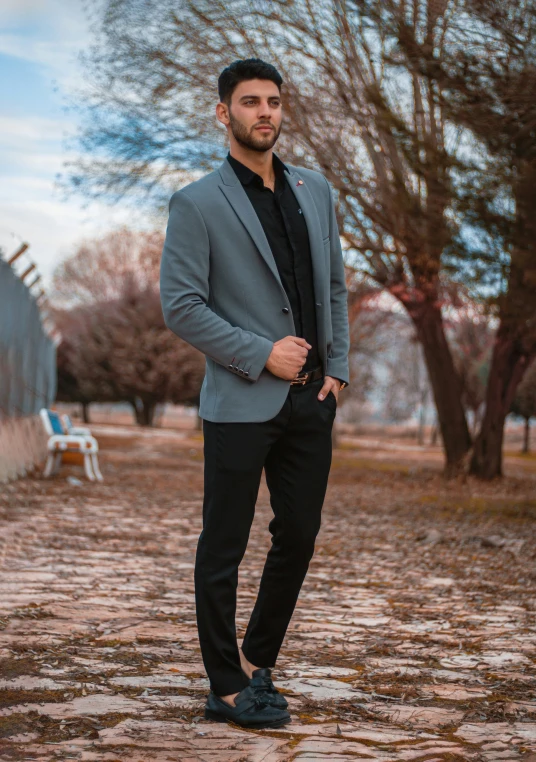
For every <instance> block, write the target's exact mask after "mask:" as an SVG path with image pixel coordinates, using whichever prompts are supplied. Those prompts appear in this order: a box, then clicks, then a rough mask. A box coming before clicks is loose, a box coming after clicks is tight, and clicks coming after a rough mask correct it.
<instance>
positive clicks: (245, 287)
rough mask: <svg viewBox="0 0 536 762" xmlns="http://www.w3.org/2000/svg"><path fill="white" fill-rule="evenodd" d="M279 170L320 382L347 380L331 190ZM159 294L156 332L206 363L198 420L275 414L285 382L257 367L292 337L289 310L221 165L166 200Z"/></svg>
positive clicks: (235, 184) (243, 201) (320, 180)
mask: <svg viewBox="0 0 536 762" xmlns="http://www.w3.org/2000/svg"><path fill="white" fill-rule="evenodd" d="M287 166H288V169H289V171H288V172H285V176H286V179H287V182H288V183H289V184H290V187H291V188H292V191H293V193H294V194H295V196H296V198H297V199H298V201H299V203H300V206H301V208H302V210H303V214H304V216H305V221H306V223H307V228H308V231H309V239H310V244H311V258H312V263H313V277H314V292H315V304H316V317H317V333H318V343H319V353H320V358H321V360H322V363H323V367H324V372H325V373H326V375H330V376H335V377H337V378H340V379H342V380H344V381H346V382H348V381H349V372H348V351H349V344H350V342H349V330H348V309H347V290H346V283H345V277H344V265H343V260H342V251H341V244H340V240H339V232H338V229H337V222H336V219H335V209H334V205H333V199H332V195H331V189H330V186H329V184H328V182H327V180H326V178H325V177H324V176H323V175H322V174H320V173H319V172H315V171H313V170H311V169H303V168H301V167H300V168H299V169H298V168H297V167H292V166H289V165H287ZM300 181H301V182H300ZM160 294H161V300H162V310H163V313H164V318H165V321H166V325H167V326H168V327H169V328H170V329H171V330H172V331H173V332H174V333H176V334H177V336H180V337H181V338H182V339H184V340H185V341H187V342H188V343H189V344H191V345H192V346H194V347H196V348H197V349H199V350H200V351H201V352H203V354H204V355H205V357H206V371H205V377H204V379H203V384H202V387H201V398H200V407H199V415H200V416H201V418H205V419H207V420H209V421H226V422H230V421H237V422H238V421H267V420H269V419H270V418H273V417H274V416H275V415H277V413H278V412H279V410H280V409H281V408H282V406H283V403H284V401H285V399H286V397H287V393H288V390H289V386H290V381H286V380H285V379H283V378H279V377H277V376H274V375H273V374H272V373H270V371H268V370H267V369H266V368H265V364H266V361H267V359H268V357H269V355H270V352H271V350H272V345H273V343H274V341H278V340H279V339H282V338H283V337H284V336H289V335H293V336H295V335H296V331H295V328H294V320H293V317H292V309H291V306H290V302H289V300H288V298H287V295H286V292H285V289H284V288H283V284H282V283H281V279H280V277H279V273H278V270H277V266H276V263H275V260H274V257H273V254H272V251H271V249H270V246H269V244H268V240H267V238H266V235H265V233H264V230H263V228H262V225H261V223H260V221H259V218H258V217H257V214H256V212H255V210H254V208H253V206H252V205H251V202H250V201H249V199H248V197H247V194H246V192H245V190H244V189H243V187H242V184H241V183H240V181H239V180H238V178H237V176H236V174H235V173H234V171H233V169H232V167H231V165H230V164H229V162H228V161H227V159H225V161H224V162H223V164H222V165H221V166H220V167H219V169H217V170H215V171H213V172H211V173H210V174H208V175H206V176H205V177H203V178H201V179H200V180H197V181H196V182H193V183H191V184H190V185H187V186H186V187H184V188H181V190H178V191H176V192H175V193H174V194H173V195H172V196H171V199H170V202H169V220H168V225H167V230H166V239H165V243H164V249H163V252H162V262H161V270H160Z"/></svg>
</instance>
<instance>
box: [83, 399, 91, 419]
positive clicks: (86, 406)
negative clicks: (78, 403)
mask: <svg viewBox="0 0 536 762" xmlns="http://www.w3.org/2000/svg"><path fill="white" fill-rule="evenodd" d="M82 420H83V422H84V423H91V421H90V420H89V402H82Z"/></svg>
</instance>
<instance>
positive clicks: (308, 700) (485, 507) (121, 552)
mask: <svg viewBox="0 0 536 762" xmlns="http://www.w3.org/2000/svg"><path fill="white" fill-rule="evenodd" d="M94 428H95V429H96V433H97V435H98V437H99V440H100V442H101V446H102V450H103V453H102V458H101V461H102V468H103V472H104V475H105V479H106V481H105V483H104V484H103V485H92V484H88V483H87V482H85V481H83V479H81V481H82V483H76V480H75V483H73V484H70V483H69V482H68V481H67V480H66V474H67V473H69V471H65V470H64V471H62V473H61V476H60V477H58V478H56V479H54V480H51V481H44V480H42V479H40V478H31V479H28V480H24V481H19V482H17V483H14V484H11V485H8V486H7V487H5V488H4V493H3V495H2V499H1V501H0V564H1V565H0V759H1V760H39V761H40V762H49V761H50V760H68V759H74V760H88V761H89V760H99V761H100V760H102V762H104V761H105V760H106V761H109V762H119V761H120V760H121V761H123V760H125V761H126V760H128V762H148V761H149V760H155V761H157V762H161V761H162V762H163V761H164V760H176V761H180V762H198V761H201V760H202V761H203V762H209V761H210V762H287V761H290V760H299V762H312V761H313V760H329V761H330V762H339V761H341V762H342V760H348V761H350V760H352V761H353V760H359V759H363V760H381V761H382V762H391V761H392V762H395V761H398V760H400V761H407V762H410V761H414V760H415V761H417V760H422V761H423V762H424V761H426V762H440V761H441V762H447V760H454V761H459V760H468V761H469V760H470V761H475V762H477V761H479V760H481V761H483V762H484V761H485V762H495V761H496V760H497V761H498V760H512V762H513V761H514V760H532V762H535V760H536V702H535V693H536V679H535V678H536V617H535V615H534V612H535V609H536V587H535V584H534V582H535V577H536V575H535V563H534V562H535V557H536V554H535V543H534V539H535V534H536V532H535V527H536V521H535V519H536V499H535V493H536V489H535V487H536V480H535V470H532V471H531V470H530V469H528V470H527V469H525V471H524V472H523V474H520V475H518V476H515V475H514V476H513V477H511V478H509V479H508V480H504V481H503V482H498V483H494V484H492V485H484V486H482V485H478V484H476V483H474V482H471V481H469V482H467V483H464V484H451V485H446V484H445V483H444V482H443V481H442V479H441V477H440V475H439V474H438V472H437V468H436V467H435V466H433V467H432V466H423V467H422V468H419V466H418V465H416V466H412V467H408V466H407V465H404V464H401V463H397V462H396V460H395V458H396V454H394V455H392V456H391V458H392V459H391V460H390V461H385V460H384V461H382V462H372V461H367V460H365V459H364V454H363V453H362V452H360V453H357V452H356V451H354V450H353V449H352V448H351V447H350V446H349V445H345V443H344V441H343V442H342V443H340V444H342V446H341V448H340V449H338V450H337V451H336V452H335V455H334V462H333V468H332V472H331V478H330V486H329V489H328V496H327V499H326V505H325V511H324V518H323V525H322V530H321V533H320V535H319V538H318V541H317V551H316V554H315V557H314V559H313V561H312V563H311V567H310V571H309V575H308V577H307V579H306V582H305V585H304V587H303V590H302V594H301V596H300V600H299V603H298V607H297V609H296V612H295V615H294V617H293V619H292V622H291V625H290V628H289V631H288V635H287V639H286V641H285V643H284V646H283V649H282V652H281V654H280V659H279V661H278V665H277V668H276V670H274V678H275V681H276V684H277V685H278V686H279V687H280V688H281V689H282V690H283V691H284V693H285V694H286V695H287V697H288V699H289V703H290V710H291V714H292V723H291V724H289V725H288V726H286V727H285V728H282V729H279V730H277V731H268V730H262V731H255V732H246V731H244V730H242V729H240V728H237V727H234V726H231V725H220V724H217V723H210V722H207V721H205V720H204V718H203V716H202V708H203V703H204V699H205V696H206V692H207V680H206V677H205V673H204V670H203V665H202V662H201V659H200V652H199V647H198V642H197V636H196V629H195V609H194V597H193V562H194V553H195V546H196V542H197V538H198V535H199V532H200V528H201V518H200V517H201V499H202V441H201V439H200V435H199V434H196V433H195V432H190V433H188V432H177V431H176V432H174V431H166V430H157V431H139V430H135V429H134V428H132V427H111V426H99V427H94ZM535 465H536V463H535ZM434 469H435V470H434ZM70 473H71V474H72V475H73V476H76V477H79V476H80V472H79V470H75V469H74V467H73V469H72V470H71V471H70ZM270 515H271V512H270V508H269V498H268V492H267V490H266V486H265V484H264V483H263V485H262V487H261V492H260V495H259V503H258V511H257V515H256V517H255V522H254V526H253V530H252V534H251V540H250V545H249V547H248V551H247V554H246V558H245V560H244V562H243V564H242V566H241V569H240V586H239V617H238V621H237V624H238V630H239V636H240V637H241V636H242V634H243V632H244V630H245V626H246V623H247V616H248V613H249V611H250V610H251V608H252V606H253V601H254V596H255V591H256V588H257V585H258V582H259V578H260V574H261V570H262V562H263V560H264V557H265V554H266V552H267V550H268V547H269V534H268V532H267V524H268V522H269V520H270Z"/></svg>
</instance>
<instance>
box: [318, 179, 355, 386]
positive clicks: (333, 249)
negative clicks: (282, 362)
mask: <svg viewBox="0 0 536 762" xmlns="http://www.w3.org/2000/svg"><path fill="white" fill-rule="evenodd" d="M324 180H325V181H326V185H327V186H328V195H329V239H330V272H331V276H330V295H331V296H330V301H331V324H332V327H333V344H332V346H331V351H330V353H329V355H328V362H327V369H326V375H327V376H333V378H338V379H340V380H342V381H346V383H347V384H349V383H350V371H349V364H348V353H349V351H350V329H349V325H348V290H347V288H346V277H345V273H344V260H343V256H342V247H341V239H340V236H339V228H338V225H337V217H336V215H335V203H334V201H333V194H332V192H331V187H330V184H329V182H328V181H327V179H326V178H325V177H324Z"/></svg>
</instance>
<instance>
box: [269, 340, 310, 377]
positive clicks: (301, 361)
mask: <svg viewBox="0 0 536 762" xmlns="http://www.w3.org/2000/svg"><path fill="white" fill-rule="evenodd" d="M311 348H312V345H311V344H308V343H307V342H306V341H305V339H300V338H299V337H298V336H285V338H284V339H280V340H279V341H276V342H274V346H273V347H272V351H271V352H270V356H269V358H268V360H267V361H266V368H267V370H269V371H270V373H273V374H274V376H279V378H284V379H285V380H286V381H292V379H294V378H296V374H297V373H299V372H300V370H301V369H302V368H303V366H304V365H305V360H306V359H307V353H308V352H309V350H310V349H311Z"/></svg>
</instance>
